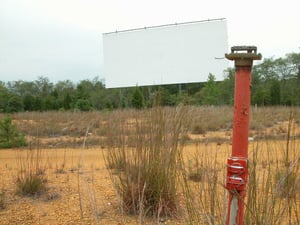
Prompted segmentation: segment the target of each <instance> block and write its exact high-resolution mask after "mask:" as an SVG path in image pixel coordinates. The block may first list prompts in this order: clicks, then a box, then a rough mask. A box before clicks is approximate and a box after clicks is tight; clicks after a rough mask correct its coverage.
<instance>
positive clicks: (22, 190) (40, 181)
mask: <svg viewBox="0 0 300 225" xmlns="http://www.w3.org/2000/svg"><path fill="white" fill-rule="evenodd" d="M45 181H46V180H45V179H44V178H43V176H41V175H37V174H32V175H29V176H26V175H25V176H21V177H19V178H18V179H17V192H18V193H19V194H22V195H35V194H40V193H41V192H42V191H43V190H44V189H45Z"/></svg>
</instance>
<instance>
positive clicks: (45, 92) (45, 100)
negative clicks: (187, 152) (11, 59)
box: [0, 53, 300, 113]
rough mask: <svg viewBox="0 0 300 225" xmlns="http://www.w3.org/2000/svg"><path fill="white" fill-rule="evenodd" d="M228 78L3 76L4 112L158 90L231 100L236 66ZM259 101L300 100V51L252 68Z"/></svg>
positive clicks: (124, 99)
mask: <svg viewBox="0 0 300 225" xmlns="http://www.w3.org/2000/svg"><path fill="white" fill-rule="evenodd" d="M225 74H226V75H225V77H224V80H223V81H216V79H215V76H214V75H213V74H209V75H208V79H207V82H205V83H189V84H172V85H161V86H151V87H131V88H115V89H106V88H105V85H104V82H103V80H100V79H99V78H97V77H96V78H94V79H93V80H82V81H80V82H79V83H77V84H75V83H73V82H72V81H70V80H65V81H59V82H57V83H52V82H50V80H49V79H48V78H47V77H43V76H41V77H38V79H37V80H35V81H31V82H29V81H22V80H19V81H11V82H6V83H4V82H2V81H0V112H2V113H12V112H20V111H49V110H74V109H78V110H81V111H89V110H103V109H109V110H110V109H116V108H144V107H151V106H152V104H153V102H154V99H155V96H157V95H158V94H159V95H160V101H161V102H160V104H162V105H164V106H173V105H177V104H179V103H183V104H189V105H231V104H233V97H234V94H233V93H234V76H235V73H234V68H228V69H227V70H226V73H225ZM251 93H252V96H251V102H252V104H253V105H254V104H255V105H259V106H260V105H266V106H267V105H296V106H299V105H300V53H290V54H287V55H286V56H285V57H282V58H276V59H275V58H266V59H264V60H263V61H262V62H261V63H260V64H258V65H254V66H253V69H252V92H251Z"/></svg>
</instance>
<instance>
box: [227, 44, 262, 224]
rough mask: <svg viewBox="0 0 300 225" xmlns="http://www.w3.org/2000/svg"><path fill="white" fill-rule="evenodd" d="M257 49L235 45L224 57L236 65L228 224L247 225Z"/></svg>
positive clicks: (229, 160)
mask: <svg viewBox="0 0 300 225" xmlns="http://www.w3.org/2000/svg"><path fill="white" fill-rule="evenodd" d="M256 51H257V48H256V47H254V46H235V47H232V48H231V53H230V54H225V57H226V58H227V59H229V60H234V63H235V91H234V118H233V135H232V155H231V157H230V158H229V159H228V160H227V177H226V188H227V189H228V191H229V201H228V209H227V217H226V225H243V224H244V198H245V196H246V185H247V178H248V170H247V160H248V133H249V119H250V115H249V114H250V95H251V68H252V64H253V60H260V59H261V54H257V53H256Z"/></svg>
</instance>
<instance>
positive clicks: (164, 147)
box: [106, 106, 187, 223]
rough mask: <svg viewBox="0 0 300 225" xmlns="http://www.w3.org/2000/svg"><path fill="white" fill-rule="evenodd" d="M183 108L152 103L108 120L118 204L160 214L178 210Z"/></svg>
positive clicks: (108, 159)
mask: <svg viewBox="0 0 300 225" xmlns="http://www.w3.org/2000/svg"><path fill="white" fill-rule="evenodd" d="M186 116H187V108H185V107H177V108H172V109H171V108H162V107H159V106H157V107H153V108H152V109H151V110H147V111H134V113H133V114H131V115H130V116H128V117H122V116H121V115H119V116H117V118H114V119H113V120H112V121H111V124H110V128H111V129H110V131H109V132H110V137H109V138H110V143H111V145H110V147H109V149H108V152H107V156H106V162H107V167H108V168H110V169H113V170H112V179H113V181H114V183H115V187H116V191H117V193H118V195H119V196H120V200H121V204H120V205H121V206H122V210H124V211H125V212H127V213H130V214H137V215H140V217H139V218H140V219H139V220H140V223H142V220H143V219H142V218H143V217H144V216H146V215H152V216H155V217H157V218H158V220H159V218H160V217H163V216H173V215H175V214H177V213H178V207H179V200H178V195H177V194H178V191H179V189H178V188H179V176H178V174H179V173H180V171H181V170H180V163H181V157H182V147H183V144H184V143H183V139H182V138H181V137H182V136H183V134H184V133H185V132H186V127H185V118H186Z"/></svg>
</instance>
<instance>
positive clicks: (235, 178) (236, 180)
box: [226, 158, 248, 192]
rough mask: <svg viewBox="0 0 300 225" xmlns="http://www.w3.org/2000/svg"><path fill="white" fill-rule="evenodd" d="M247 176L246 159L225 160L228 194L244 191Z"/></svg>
mask: <svg viewBox="0 0 300 225" xmlns="http://www.w3.org/2000/svg"><path fill="white" fill-rule="evenodd" d="M247 175H248V172H247V159H243V158H229V159H228V160H227V177H226V189H227V190H228V191H230V192H238V191H243V190H245V188H246V183H247Z"/></svg>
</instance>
